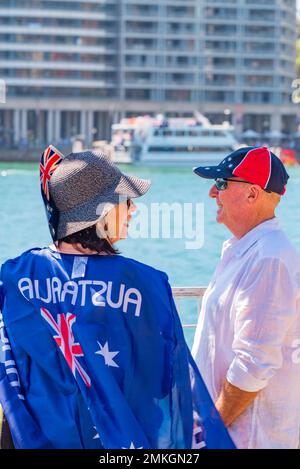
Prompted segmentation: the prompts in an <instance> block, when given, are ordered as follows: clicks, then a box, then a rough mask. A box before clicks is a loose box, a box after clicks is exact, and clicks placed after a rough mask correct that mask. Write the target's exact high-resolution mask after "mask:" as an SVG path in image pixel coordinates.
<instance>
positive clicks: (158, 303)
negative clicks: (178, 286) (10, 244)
mask: <svg viewBox="0 0 300 469" xmlns="http://www.w3.org/2000/svg"><path fill="white" fill-rule="evenodd" d="M1 280H2V282H3V283H2V285H1V287H0V288H1V295H2V296H1V297H0V298H1V303H2V314H1V317H0V332H1V363H0V401H1V405H2V406H3V409H4V413H5V415H6V417H7V420H8V422H9V425H10V429H11V432H12V436H13V440H14V444H15V446H16V447H17V448H191V446H192V445H193V447H195V448H234V445H233V443H232V441H231V439H230V437H229V435H228V433H227V430H226V429H225V427H224V425H223V423H222V421H221V419H220V417H219V415H218V413H217V412H216V409H215V407H214V405H213V403H212V401H211V399H210V397H209V394H208V392H207V390H206V387H205V385H204V383H203V381H202V378H201V376H200V374H199V371H198V370H197V368H196V366H195V364H194V362H193V359H192V357H191V355H190V353H189V350H188V347H187V345H186V343H185V340H184V337H183V332H182V328H181V324H180V321H179V318H178V314H177V311H176V308H175V305H174V301H173V298H172V293H171V289H170V286H169V283H168V278H167V276H166V274H164V273H163V272H160V271H157V270H155V269H153V268H151V267H149V266H146V265H144V264H141V263H139V262H136V261H134V260H132V259H127V258H125V257H122V256H98V255H93V256H83V255H82V256H80V255H79V256H75V255H71V254H60V253H58V252H56V251H54V250H51V249H50V248H45V249H33V250H30V251H27V252H25V253H24V254H23V255H22V256H20V257H19V258H16V259H14V260H10V261H8V262H6V263H5V264H4V265H3V266H2V270H1Z"/></svg>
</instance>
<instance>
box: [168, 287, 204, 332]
mask: <svg viewBox="0 0 300 469" xmlns="http://www.w3.org/2000/svg"><path fill="white" fill-rule="evenodd" d="M206 288H207V287H173V288H172V293H173V297H174V300H175V303H176V306H177V309H178V312H179V314H180V312H181V311H180V310H181V308H180V307H181V301H182V299H186V298H195V299H196V301H197V303H198V305H197V317H198V315H199V312H200V308H201V300H202V298H203V295H204V293H205V290H206ZM196 326H197V324H196V323H195V324H194V323H183V324H182V327H183V328H184V329H192V328H196Z"/></svg>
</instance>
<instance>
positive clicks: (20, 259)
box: [1, 247, 47, 272]
mask: <svg viewBox="0 0 300 469" xmlns="http://www.w3.org/2000/svg"><path fill="white" fill-rule="evenodd" d="M46 252H47V248H39V247H34V248H31V249H27V250H26V251H24V252H22V253H21V254H19V256H17V257H14V258H12V259H7V260H6V261H5V262H4V263H3V264H2V266H1V271H2V272H4V271H6V270H7V269H8V270H11V269H12V270H14V269H15V268H19V267H20V266H22V265H27V266H28V265H30V264H31V263H32V262H34V261H35V259H37V257H39V258H40V257H46Z"/></svg>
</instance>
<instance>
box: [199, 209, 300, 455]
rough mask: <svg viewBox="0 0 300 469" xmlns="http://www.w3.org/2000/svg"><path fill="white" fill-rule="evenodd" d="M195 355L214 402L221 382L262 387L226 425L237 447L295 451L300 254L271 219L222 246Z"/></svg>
mask: <svg viewBox="0 0 300 469" xmlns="http://www.w3.org/2000/svg"><path fill="white" fill-rule="evenodd" d="M192 353H193V356H194V358H195V361H196V363H197V365H198V366H199V369H200V372H201V374H202V376H203V379H204V381H205V382H206V385H207V387H208V390H209V392H210V394H211V396H212V398H213V400H214V401H216V400H217V398H218V396H219V394H220V392H221V388H222V385H223V383H224V381H225V379H227V380H228V381H229V382H230V383H231V384H233V385H234V386H237V387H238V388H240V389H242V390H244V391H252V392H254V391H260V392H259V394H258V395H257V397H256V398H255V400H254V401H253V402H252V404H250V405H249V406H248V407H247V409H246V410H245V411H244V412H243V413H242V414H241V415H240V416H239V417H238V418H237V419H236V420H235V421H234V423H233V424H232V425H231V426H230V427H229V432H230V435H231V437H232V439H233V440H234V442H235V444H236V446H237V447H238V448H297V447H298V444H299V426H300V256H299V255H298V253H297V251H295V249H294V248H293V246H292V245H291V243H290V242H289V240H288V239H287V237H286V236H285V234H284V233H283V231H282V230H281V229H280V227H279V225H278V221H277V219H276V218H273V219H272V220H268V221H265V222H264V223H261V224H260V225H258V226H256V227H255V228H254V229H252V230H251V231H249V232H248V233H247V234H246V235H245V236H243V237H242V238H241V239H239V240H238V239H237V238H232V239H230V240H228V241H226V242H225V243H224V245H223V251H222V255H221V259H220V261H219V264H218V266H217V269H216V271H215V273H214V275H213V278H212V280H211V282H210V284H209V286H208V289H207V291H206V293H205V296H204V298H203V303H202V309H201V313H200V316H199V321H198V325H197V330H196V334H195V340H194V345H193V350H192Z"/></svg>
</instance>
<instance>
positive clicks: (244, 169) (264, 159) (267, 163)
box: [232, 147, 271, 189]
mask: <svg viewBox="0 0 300 469" xmlns="http://www.w3.org/2000/svg"><path fill="white" fill-rule="evenodd" d="M232 174H233V175H234V176H238V177H240V178H242V179H245V181H249V182H253V184H258V185H259V186H260V187H262V188H263V189H265V188H266V186H267V184H268V182H269V179H270V175H271V155H270V152H269V150H268V148H267V147H260V148H254V149H253V150H250V151H248V153H247V154H246V155H245V156H244V158H243V159H242V161H241V162H240V164H239V165H238V166H237V167H236V168H235V169H234V170H233V172H232Z"/></svg>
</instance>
